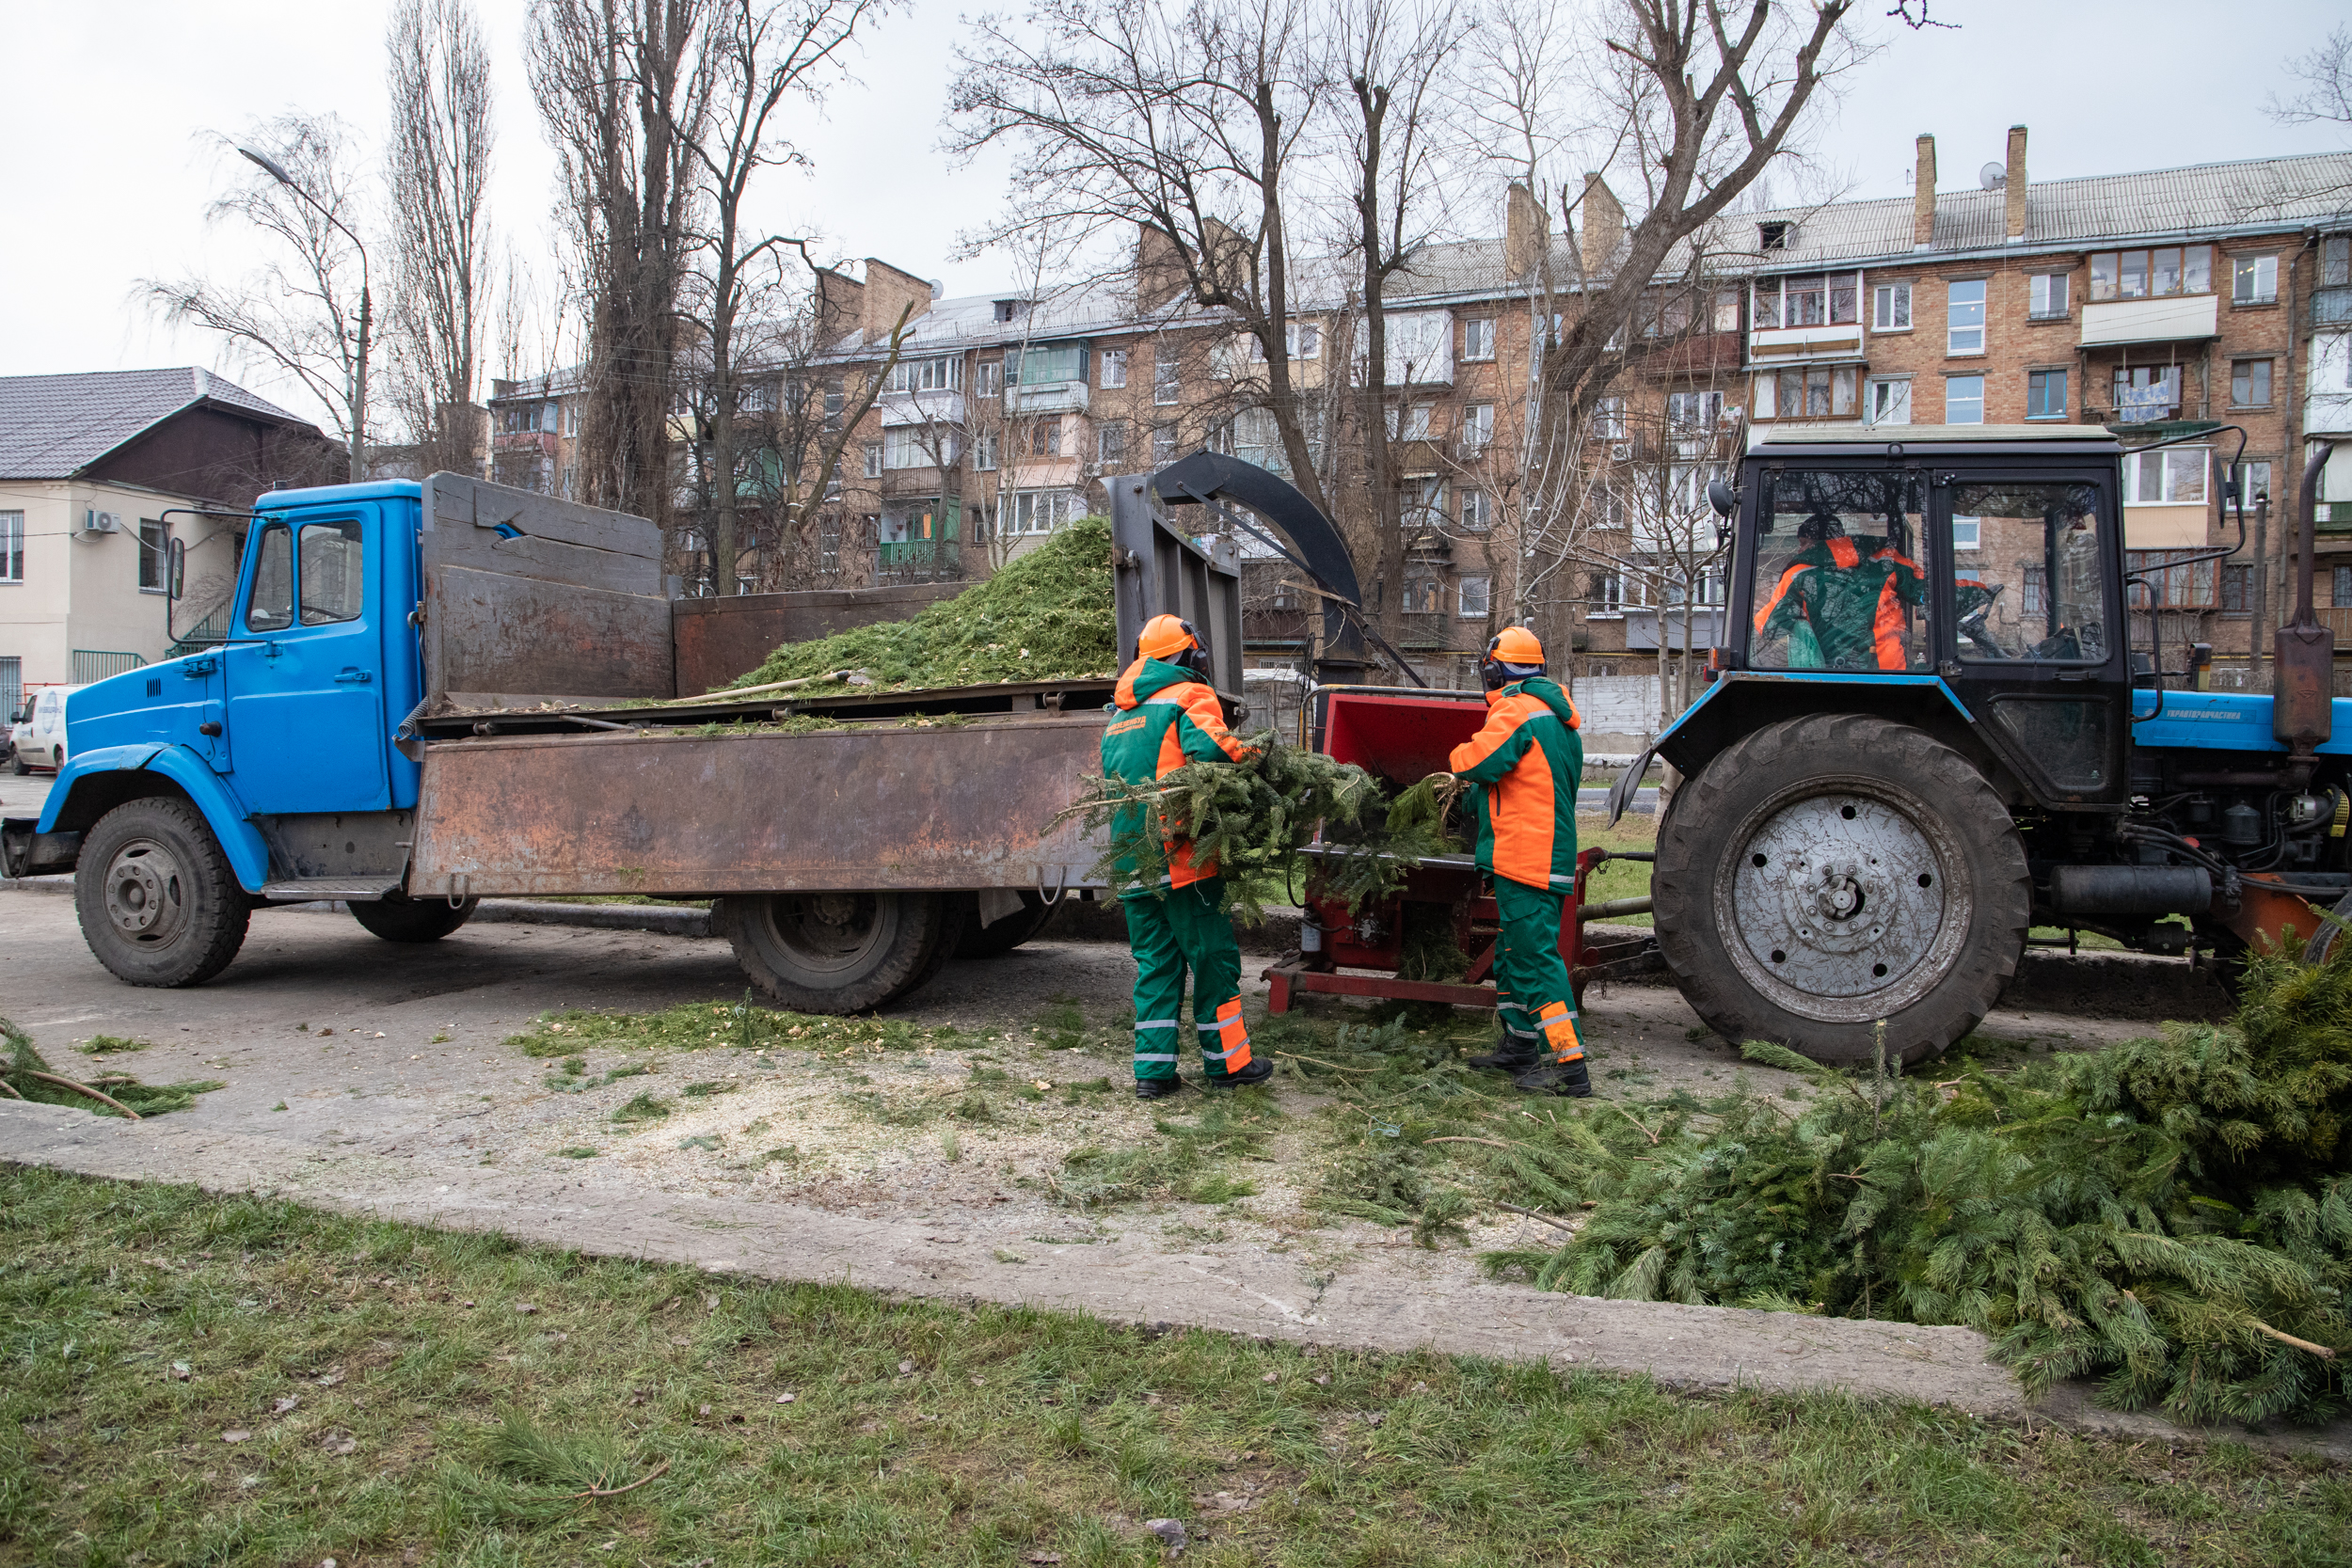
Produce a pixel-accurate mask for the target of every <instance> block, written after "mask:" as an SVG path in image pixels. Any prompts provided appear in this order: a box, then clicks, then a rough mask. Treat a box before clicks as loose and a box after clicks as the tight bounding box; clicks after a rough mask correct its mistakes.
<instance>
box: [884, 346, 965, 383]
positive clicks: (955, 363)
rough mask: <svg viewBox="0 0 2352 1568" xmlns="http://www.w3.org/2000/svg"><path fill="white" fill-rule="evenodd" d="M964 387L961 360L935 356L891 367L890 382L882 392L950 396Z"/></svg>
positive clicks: (907, 361) (902, 362)
mask: <svg viewBox="0 0 2352 1568" xmlns="http://www.w3.org/2000/svg"><path fill="white" fill-rule="evenodd" d="M962 385H963V357H962V356H961V355H955V354H943V355H934V356H930V357H928V358H922V359H901V360H899V361H898V363H897V364H895V365H893V366H891V367H890V379H889V380H888V381H887V382H886V383H884V384H883V388H882V389H883V390H884V391H890V392H952V391H955V390H956V389H957V388H961V386H962Z"/></svg>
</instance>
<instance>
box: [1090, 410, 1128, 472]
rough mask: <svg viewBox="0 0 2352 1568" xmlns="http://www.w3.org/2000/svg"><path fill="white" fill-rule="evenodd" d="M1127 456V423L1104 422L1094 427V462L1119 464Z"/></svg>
mask: <svg viewBox="0 0 2352 1568" xmlns="http://www.w3.org/2000/svg"><path fill="white" fill-rule="evenodd" d="M1126 456H1127V421H1126V420H1104V421H1103V422H1102V423H1101V424H1098V425H1096V426H1095V427H1094V460H1095V461H1096V462H1098V463H1119V462H1123V461H1125V459H1126Z"/></svg>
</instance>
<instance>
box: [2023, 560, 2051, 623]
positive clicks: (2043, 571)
mask: <svg viewBox="0 0 2352 1568" xmlns="http://www.w3.org/2000/svg"><path fill="white" fill-rule="evenodd" d="M2017 598H2018V604H2017V612H2018V614H2019V615H2021V616H2023V617H2024V618H2025V619H2026V620H2027V621H2029V622H2030V621H2033V620H2035V619H2036V618H2038V617H2040V616H2043V615H2047V614H2048V613H2049V612H2050V574H2049V568H2048V567H2046V566H2028V567H2026V568H2025V571H2024V573H2023V575H2022V580H2021V581H2020V582H2019V584H2018V588H2017Z"/></svg>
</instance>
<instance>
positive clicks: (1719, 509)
mask: <svg viewBox="0 0 2352 1568" xmlns="http://www.w3.org/2000/svg"><path fill="white" fill-rule="evenodd" d="M1707 504H1708V505H1709V506H1711V507H1713V508H1714V509H1715V515H1717V516H1719V517H1729V516H1730V515H1732V514H1733V513H1734V512H1737V511H1738V510H1739V509H1740V495H1739V492H1738V491H1736V490H1734V489H1732V487H1731V486H1730V485H1728V484H1725V483H1724V482H1723V481H1722V480H1720V479H1710V480H1708V482H1707Z"/></svg>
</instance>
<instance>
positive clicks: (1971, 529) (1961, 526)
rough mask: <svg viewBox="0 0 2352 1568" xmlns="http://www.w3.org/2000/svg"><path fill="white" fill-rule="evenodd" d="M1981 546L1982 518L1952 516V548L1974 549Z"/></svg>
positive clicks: (1982, 542) (1982, 536) (1982, 541)
mask: <svg viewBox="0 0 2352 1568" xmlns="http://www.w3.org/2000/svg"><path fill="white" fill-rule="evenodd" d="M1983 547H1984V519H1983V518H1982V517H1954V518H1953V519H1952V548H1953V549H1955V550H1975V549H1982V548H1983Z"/></svg>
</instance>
